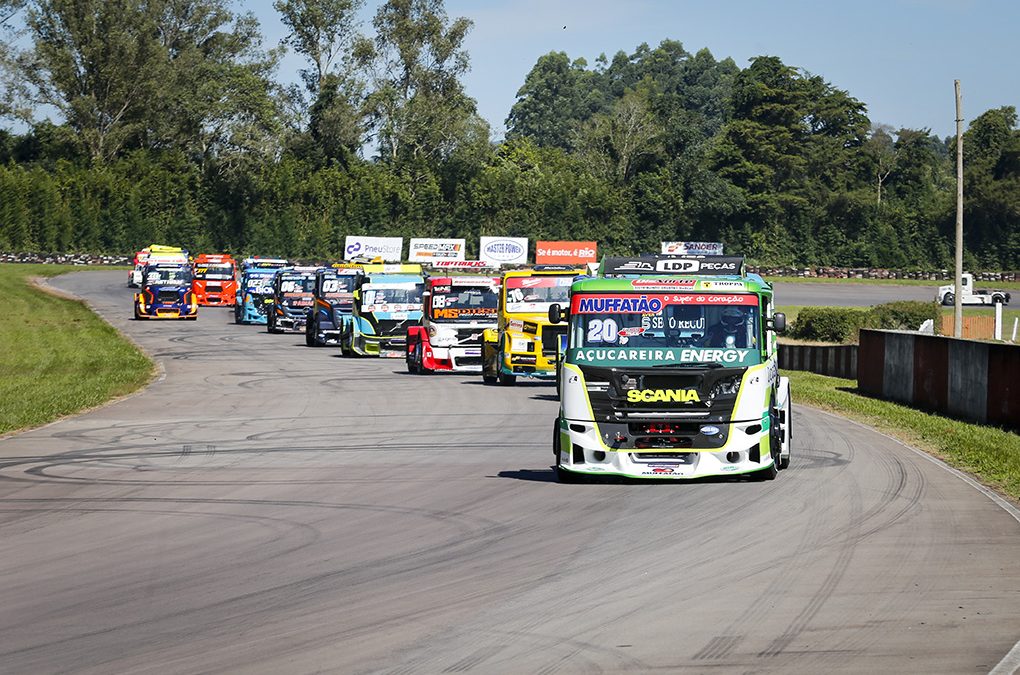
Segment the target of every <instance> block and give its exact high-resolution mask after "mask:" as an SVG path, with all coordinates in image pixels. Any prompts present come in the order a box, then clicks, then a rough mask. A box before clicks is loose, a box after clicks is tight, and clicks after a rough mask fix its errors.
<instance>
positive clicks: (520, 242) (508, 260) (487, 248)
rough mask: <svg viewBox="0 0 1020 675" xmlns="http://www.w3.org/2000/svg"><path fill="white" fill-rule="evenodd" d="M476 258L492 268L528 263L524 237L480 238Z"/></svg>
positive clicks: (526, 245) (526, 243)
mask: <svg viewBox="0 0 1020 675" xmlns="http://www.w3.org/2000/svg"><path fill="white" fill-rule="evenodd" d="M478 257H479V258H480V259H482V260H484V261H485V262H486V263H488V264H489V265H491V266H493V267H499V266H500V265H523V264H525V263H526V262H528V239H527V238H526V237H482V241H481V246H480V248H479V249H478Z"/></svg>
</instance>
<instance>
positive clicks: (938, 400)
mask: <svg viewBox="0 0 1020 675" xmlns="http://www.w3.org/2000/svg"><path fill="white" fill-rule="evenodd" d="M857 386H858V388H859V389H860V390H861V391H862V392H864V393H866V394H869V395H871V396H876V397H878V398H883V399H886V400H890V401H898V402H900V403H906V404H908V405H912V406H915V407H917V408H921V409H924V410H930V411H933V412H938V413H944V414H947V415H950V416H952V417H958V418H961V419H966V420H970V421H973V422H982V423H990V424H996V425H999V426H1005V427H1011V428H1013V429H1020V345H1006V344H997V343H990V342H977V341H974V340H962V339H956V338H950V337H943V336H936V335H921V334H918V333H904V332H897V331H884V330H867V329H865V330H862V331H861V340H860V349H859V350H858V363H857Z"/></svg>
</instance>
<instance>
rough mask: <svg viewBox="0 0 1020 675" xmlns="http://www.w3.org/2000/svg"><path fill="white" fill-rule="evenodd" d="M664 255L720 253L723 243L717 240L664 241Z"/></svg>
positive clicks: (721, 252)
mask: <svg viewBox="0 0 1020 675" xmlns="http://www.w3.org/2000/svg"><path fill="white" fill-rule="evenodd" d="M662 252H663V253H665V254H666V255H722V254H723V245H722V243H721V242H718V241H664V242H662Z"/></svg>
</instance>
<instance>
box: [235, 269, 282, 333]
mask: <svg viewBox="0 0 1020 675" xmlns="http://www.w3.org/2000/svg"><path fill="white" fill-rule="evenodd" d="M284 267H290V263H289V262H288V261H286V260H283V259H282V258H245V259H244V260H243V261H242V262H241V275H240V278H239V279H238V281H237V295H236V297H235V300H234V322H235V323H240V324H259V325H265V324H266V323H267V321H268V320H267V318H266V317H267V316H268V311H269V305H270V304H272V302H273V279H275V278H276V270H278V269H281V268H284Z"/></svg>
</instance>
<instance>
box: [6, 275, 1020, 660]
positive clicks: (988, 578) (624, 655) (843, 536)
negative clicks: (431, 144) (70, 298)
mask: <svg viewBox="0 0 1020 675" xmlns="http://www.w3.org/2000/svg"><path fill="white" fill-rule="evenodd" d="M54 284H55V285H57V286H59V287H60V288H64V289H68V290H71V291H73V292H75V293H78V294H80V295H82V296H84V297H86V298H88V299H89V300H90V301H91V302H92V303H94V305H95V306H96V307H97V308H98V309H99V311H100V312H101V313H102V314H103V315H104V316H106V317H108V318H109V319H110V320H111V321H112V322H113V323H114V324H115V325H116V326H117V327H118V328H120V329H122V330H124V331H125V332H127V333H128V334H130V335H131V336H133V337H134V338H135V339H136V340H137V341H138V342H139V343H141V344H142V345H144V346H145V348H146V349H148V350H149V351H150V352H151V353H152V354H154V355H155V356H156V358H157V359H159V361H160V362H161V363H163V364H164V365H165V368H166V377H165V379H162V380H161V381H159V382H157V383H156V384H154V385H153V386H152V387H151V388H149V389H148V390H147V391H145V392H144V393H142V394H140V395H137V396H134V397H131V398H128V399H126V400H123V401H121V402H119V403H117V404H115V405H111V406H108V407H106V408H103V409H101V410H98V411H96V412H93V413H91V414H88V415H84V416H82V417H79V418H76V419H70V420H66V421H63V422H60V423H57V424H53V425H50V426H48V427H45V428H43V429H39V430H36V431H33V432H30V433H25V434H22V435H19V436H15V437H13V438H9V439H7V440H4V441H0V478H2V480H0V565H2V569H0V572H2V575H0V578H2V580H3V582H2V583H0V671H3V672H4V673H31V674H33V675H34V674H38V673H55V672H81V673H97V674H98V673H103V674H105V673H114V672H116V673H199V672H202V673H214V672H246V673H247V672H259V673H371V672H386V673H444V672H446V673H468V672H474V673H590V672H633V673H648V672H675V671H679V670H683V671H684V672H705V673H717V672H726V673H729V672H772V673H819V672H825V673H836V672H840V673H844V672H845V673H860V672H894V673H908V672H909V673H964V672H987V671H989V670H990V669H992V668H993V667H995V666H996V664H998V663H999V662H1000V661H1001V660H1002V659H1003V657H1004V656H1005V655H1006V654H1007V653H1008V652H1010V650H1011V649H1013V647H1014V645H1015V644H1016V642H1017V638H1018V637H1020V523H1018V521H1017V520H1016V519H1015V518H1014V517H1013V516H1012V515H1011V514H1010V513H1008V512H1007V511H1006V510H1004V509H1003V508H1000V507H999V506H997V505H996V504H995V503H993V502H992V501H991V500H990V499H989V498H988V497H986V496H985V495H983V494H981V493H979V492H978V491H976V490H975V489H974V488H972V487H971V486H970V485H968V484H966V483H964V482H963V481H962V480H960V479H959V478H957V477H955V476H954V475H952V474H950V473H949V472H948V471H946V470H945V469H943V468H941V467H940V466H938V465H936V464H935V463H933V462H932V461H930V460H927V459H925V458H924V457H922V456H920V455H918V454H916V453H914V452H913V451H911V450H909V449H907V448H904V447H902V446H900V445H898V444H896V443H894V442H892V441H890V440H888V439H887V438H885V437H883V436H881V435H878V434H876V433H872V432H870V431H867V430H865V429H863V428H861V427H859V426H856V425H854V424H851V423H849V422H846V421H843V420H841V419H839V418H835V417H831V416H827V415H824V414H822V413H819V412H814V411H811V410H808V409H806V408H800V409H797V411H796V413H795V415H794V423H795V433H796V446H795V453H796V454H795V455H794V458H793V464H792V466H791V468H790V469H789V470H788V471H786V472H783V473H781V474H780V476H779V478H778V479H777V480H775V481H773V482H770V483H752V482H725V481H724V482H704V483H696V484H685V483H669V484H599V485H558V484H556V483H554V482H552V472H551V471H550V468H549V466H550V461H551V459H552V454H551V451H550V447H549V436H550V433H551V430H550V427H551V426H552V419H553V416H554V415H555V407H556V403H555V402H554V401H553V400H551V394H552V388H551V387H550V386H548V385H544V384H542V385H525V386H520V387H516V388H497V387H486V386H483V385H481V384H480V379H481V378H474V377H458V376H453V377H441V376H436V377H415V376H410V375H406V374H404V373H403V372H402V370H403V363H402V362H400V361H380V360H367V359H366V360H345V359H341V358H339V357H338V356H337V355H336V354H335V352H334V350H332V349H309V348H306V347H304V346H303V344H302V342H303V338H301V337H300V336H294V335H269V334H267V333H266V332H265V331H264V330H261V329H259V328H256V327H243V326H235V325H233V324H232V323H230V316H231V314H230V312H229V311H228V310H222V309H210V310H203V311H202V314H201V317H200V318H199V320H198V321H197V322H192V323H144V322H134V321H128V320H127V319H128V317H129V315H130V313H131V307H130V292H129V291H128V290H127V289H125V288H124V287H123V274H122V273H121V272H115V273H104V272H85V273H77V274H72V275H69V276H67V277H62V278H60V279H58V280H56V281H55V282H54ZM794 397H796V392H794ZM794 400H795V401H796V398H794Z"/></svg>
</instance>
